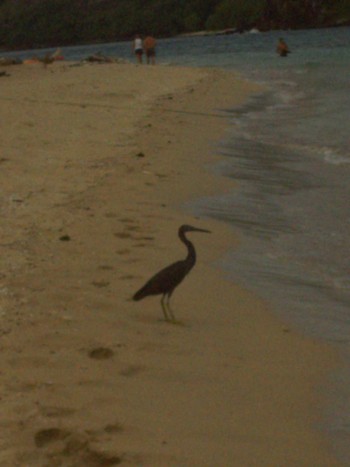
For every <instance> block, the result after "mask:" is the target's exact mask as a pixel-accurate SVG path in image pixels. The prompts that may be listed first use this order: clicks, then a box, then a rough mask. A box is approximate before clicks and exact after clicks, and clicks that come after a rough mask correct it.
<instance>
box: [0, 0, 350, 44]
mask: <svg viewBox="0 0 350 467" xmlns="http://www.w3.org/2000/svg"><path fill="white" fill-rule="evenodd" d="M349 19H350V0H31V1H28V0H0V46H2V47H4V48H18V47H40V46H45V45H46V46H53V45H67V44H77V43H91V42H100V41H115V40H117V39H124V38H129V37H131V36H132V35H134V34H135V33H137V32H139V33H141V34H146V33H151V34H153V35H155V36H157V37H160V36H163V37H164V36H172V35H175V34H179V33H183V32H191V31H197V30H205V29H225V28H235V29H238V30H239V31H241V30H245V29H249V28H253V27H256V28H258V29H261V30H267V29H276V28H281V29H283V28H294V29H295V28H307V27H322V26H327V25H335V24H350V21H349Z"/></svg>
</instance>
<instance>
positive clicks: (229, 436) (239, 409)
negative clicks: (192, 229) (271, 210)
mask: <svg viewBox="0 0 350 467" xmlns="http://www.w3.org/2000/svg"><path fill="white" fill-rule="evenodd" d="M56 65H57V66H56ZM8 72H9V73H10V75H11V76H9V77H3V78H1V83H0V84H1V87H0V99H1V108H2V112H1V113H2V122H1V125H2V133H1V141H0V146H1V157H0V168H1V172H0V177H1V191H2V196H1V202H0V210H1V217H2V222H1V244H0V248H1V260H0V261H1V268H0V281H1V282H0V334H1V341H0V346H1V366H0V372H1V384H0V403H1V420H0V424H1V433H2V436H1V437H0V464H1V466H3V467H14V466H20V467H23V466H26V467H27V466H28V467H38V466H50V467H55V466H67V467H68V466H69V467H73V466H82V467H83V466H92V467H99V466H101V467H102V466H106V465H118V464H125V465H135V466H136V465H137V466H138V465H142V466H152V467H155V466H208V467H209V466H210V467H212V466H214V465H222V466H223V465H225V466H226V465H227V466H237V467H243V466H247V467H248V466H249V467H251V466H257V467H263V466H267V467H271V466H282V465H283V466H298V467H300V466H305V467H310V466H313V465H315V466H316V465H317V466H319V467H322V466H330V465H332V466H334V467H335V466H337V465H340V464H338V463H337V461H336V460H335V459H334V458H333V457H332V454H331V452H330V447H329V443H328V441H327V440H326V438H325V437H324V436H323V434H322V433H321V432H320V430H318V428H317V427H318V426H319V423H320V421H321V410H322V404H323V403H324V401H325V397H326V395H325V394H323V393H322V391H321V390H320V387H321V384H322V382H323V381H324V378H326V377H327V374H328V372H329V371H331V370H332V369H333V368H335V366H336V365H337V355H336V354H335V352H334V351H333V350H332V349H331V348H329V347H327V346H325V345H323V344H321V343H319V342H316V341H313V340H311V339H306V338H304V337H303V336H300V335H299V334H298V333H296V332H295V331H294V330H293V329H290V328H287V327H286V326H285V324H284V323H282V322H280V321H278V320H277V319H276V318H275V317H274V316H272V315H271V313H270V312H269V310H268V307H267V305H266V304H265V303H263V302H262V301H260V300H259V299H258V298H257V297H255V296H253V295H252V294H251V293H249V292H247V291H245V290H242V289H241V288H239V287H237V286H236V285H235V284H233V283H230V282H229V281H227V279H226V278H225V277H224V275H223V274H222V273H221V272H220V271H219V270H218V269H217V268H216V267H215V266H214V265H215V263H216V262H217V261H218V260H219V259H220V258H221V257H222V255H223V254H224V253H225V251H227V249H228V248H232V246H234V245H237V244H238V239H237V238H236V237H234V235H233V234H232V232H231V231H230V230H229V228H228V227H227V226H226V225H224V224H222V223H219V222H216V221H213V220H211V219H200V218H198V217H195V216H193V215H191V214H188V213H185V212H184V209H183V203H184V202H186V201H188V200H191V199H195V198H198V197H200V196H204V195H208V194H211V193H218V192H224V191H226V190H232V189H234V186H233V185H232V183H231V182H230V181H229V180H223V179H222V178H221V177H219V176H216V175H213V173H211V172H210V170H209V169H208V167H210V166H211V165H213V164H214V163H215V162H217V161H218V160H219V159H220V158H219V155H218V154H216V142H217V141H219V139H220V138H222V137H224V135H225V128H227V126H226V125H227V120H226V116H225V113H224V112H223V111H222V110H221V109H224V108H227V107H230V106H233V105H235V104H238V103H240V102H243V100H244V99H245V98H246V97H247V96H248V95H249V94H250V93H252V92H256V91H258V90H257V89H256V88H255V86H254V85H252V84H251V83H246V82H244V81H242V80H241V79H239V78H238V77H237V76H235V75H234V74H231V73H227V72H224V71H219V70H206V69H184V68H170V67H158V66H157V67H146V66H144V67H139V66H134V65H84V66H69V64H56V63H55V64H54V65H53V66H50V67H48V68H46V69H45V68H44V67H42V66H41V65H32V66H30V65H28V66H27V65H21V66H16V67H13V68H10V67H9V68H8ZM185 223H188V224H193V225H195V226H198V227H201V228H207V229H209V230H211V231H212V233H211V234H210V235H209V234H200V233H198V234H195V233H193V234H192V235H191V240H193V242H194V244H195V246H196V250H197V254H198V258H197V264H196V266H195V268H194V270H193V271H192V272H191V274H190V275H189V276H188V278H186V280H185V281H184V282H183V284H181V285H180V286H179V289H178V290H177V291H175V293H174V296H173V298H172V305H173V308H174V310H175V313H176V317H177V319H178V320H179V321H180V322H181V324H178V325H174V324H169V323H166V322H165V321H164V320H163V315H162V311H161V307H160V303H159V298H158V297H153V298H149V299H145V300H144V301H141V302H133V301H132V300H131V296H132V294H133V293H134V292H135V291H136V290H137V289H138V288H139V287H140V286H141V285H143V283H144V282H145V280H146V279H148V278H149V277H150V276H151V275H152V274H153V273H154V272H156V271H157V270H159V269H161V268H162V267H164V266H166V265H167V264H169V263H171V262H173V261H175V260H177V259H181V258H183V257H184V256H185V254H186V252H185V249H184V246H183V245H182V244H181V243H180V241H179V240H178V238H177V229H178V227H179V226H180V225H181V224H185Z"/></svg>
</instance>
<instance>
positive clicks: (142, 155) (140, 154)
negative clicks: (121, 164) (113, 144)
mask: <svg viewBox="0 0 350 467" xmlns="http://www.w3.org/2000/svg"><path fill="white" fill-rule="evenodd" d="M136 157H140V158H141V157H145V154H144V153H143V152H138V153H137V154H136Z"/></svg>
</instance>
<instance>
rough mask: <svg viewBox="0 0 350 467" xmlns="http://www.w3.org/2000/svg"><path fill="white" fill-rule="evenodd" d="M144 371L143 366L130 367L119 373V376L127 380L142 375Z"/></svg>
mask: <svg viewBox="0 0 350 467" xmlns="http://www.w3.org/2000/svg"><path fill="white" fill-rule="evenodd" d="M143 370H144V368H143V367H142V366H141V365H129V366H127V367H125V368H124V369H122V370H120V371H119V374H120V375H121V376H125V377H126V378H129V377H131V376H135V375H137V374H139V373H141V372H142V371H143Z"/></svg>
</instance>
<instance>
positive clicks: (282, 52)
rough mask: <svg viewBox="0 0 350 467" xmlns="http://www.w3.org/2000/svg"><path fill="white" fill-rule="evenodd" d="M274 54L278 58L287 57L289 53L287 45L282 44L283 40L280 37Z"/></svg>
mask: <svg viewBox="0 0 350 467" xmlns="http://www.w3.org/2000/svg"><path fill="white" fill-rule="evenodd" d="M276 52H277V53H278V55H279V56H280V57H287V55H288V54H289V53H290V50H289V48H288V45H287V44H286V43H285V42H284V39H282V37H281V38H280V40H279V41H278V44H277V48H276Z"/></svg>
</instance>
